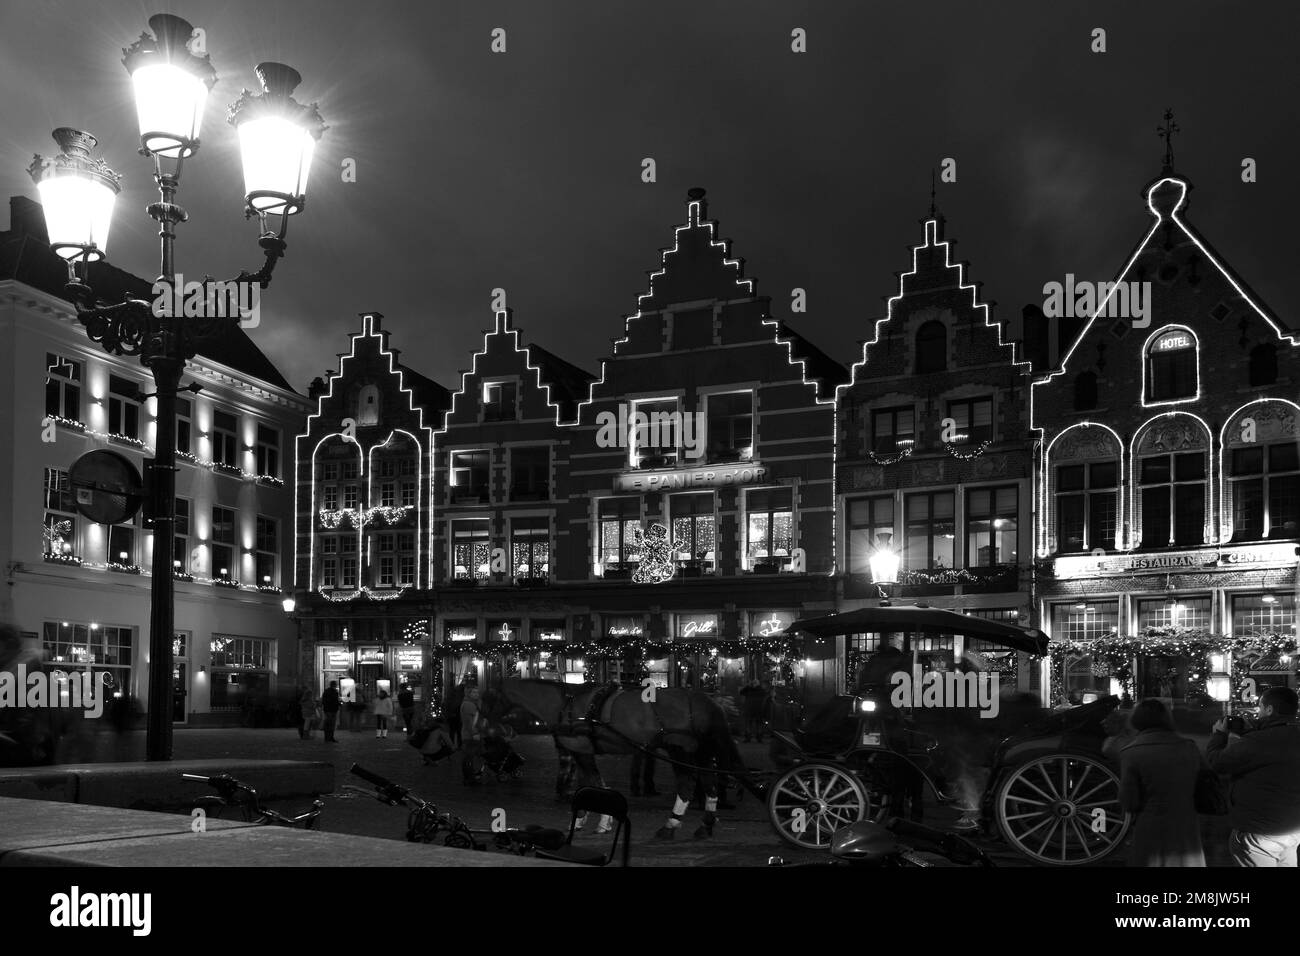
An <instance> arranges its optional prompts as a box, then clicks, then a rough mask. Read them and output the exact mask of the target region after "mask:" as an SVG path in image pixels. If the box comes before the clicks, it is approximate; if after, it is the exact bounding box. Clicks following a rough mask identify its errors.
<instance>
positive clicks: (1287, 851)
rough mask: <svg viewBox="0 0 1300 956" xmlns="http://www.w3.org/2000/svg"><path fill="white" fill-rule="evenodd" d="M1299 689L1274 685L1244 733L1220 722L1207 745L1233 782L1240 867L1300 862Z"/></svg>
mask: <svg viewBox="0 0 1300 956" xmlns="http://www.w3.org/2000/svg"><path fill="white" fill-rule="evenodd" d="M1296 709H1297V699H1296V692H1295V691H1294V690H1292V689H1291V688H1289V687H1270V688H1269V689H1268V690H1266V691H1264V693H1263V694H1261V695H1260V698H1259V718H1258V721H1257V722H1256V725H1255V727H1254V728H1253V729H1250V730H1248V731H1247V732H1246V733H1245V734H1244V735H1242V736H1237V735H1236V734H1229V730H1228V721H1227V720H1226V719H1223V720H1220V721H1218V722H1217V723H1215V725H1214V732H1213V733H1212V734H1211V735H1210V742H1209V743H1208V744H1207V745H1206V747H1205V752H1206V755H1207V756H1208V758H1209V762H1210V767H1211V768H1213V769H1214V771H1215V772H1216V773H1221V774H1225V775H1226V776H1227V777H1228V778H1229V780H1230V781H1231V791H1230V793H1229V797H1228V802H1229V809H1228V823H1229V824H1231V825H1232V836H1231V837H1230V838H1229V840H1228V850H1229V852H1230V853H1231V854H1232V860H1233V862H1234V863H1235V864H1236V865H1237V866H1270V867H1271V866H1295V865H1296V846H1297V845H1298V844H1300V727H1297V726H1296Z"/></svg>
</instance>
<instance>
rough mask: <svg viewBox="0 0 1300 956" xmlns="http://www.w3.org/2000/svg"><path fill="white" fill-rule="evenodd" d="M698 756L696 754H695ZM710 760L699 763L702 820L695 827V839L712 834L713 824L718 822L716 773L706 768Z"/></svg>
mask: <svg viewBox="0 0 1300 956" xmlns="http://www.w3.org/2000/svg"><path fill="white" fill-rule="evenodd" d="M696 756H697V758H698V756H699V755H698V754H697V755H696ZM710 763H712V761H704V762H702V763H701V765H700V766H701V767H702V768H705V769H701V770H700V771H699V775H700V781H701V783H703V784H704V820H703V822H702V823H701V824H700V825H699V826H698V827H696V828H695V839H697V840H702V839H704V838H705V837H711V836H713V825H714V824H715V823H717V822H718V812H717V811H718V775H717V774H716V773H714V772H713V771H712V770H709V769H707V767H708V766H709V764H710Z"/></svg>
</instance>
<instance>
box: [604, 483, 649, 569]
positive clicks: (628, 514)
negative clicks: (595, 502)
mask: <svg viewBox="0 0 1300 956" xmlns="http://www.w3.org/2000/svg"><path fill="white" fill-rule="evenodd" d="M599 523H600V560H601V565H602V566H603V568H604V569H605V570H606V571H609V570H622V569H626V568H627V566H628V565H629V564H630V563H631V562H633V561H639V560H641V551H640V549H639V548H638V547H637V546H636V531H637V530H638V529H639V528H640V527H641V501H640V499H638V498H605V499H603V500H602V501H601V502H600V521H599Z"/></svg>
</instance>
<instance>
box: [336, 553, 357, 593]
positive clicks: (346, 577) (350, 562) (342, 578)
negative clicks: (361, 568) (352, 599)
mask: <svg viewBox="0 0 1300 956" xmlns="http://www.w3.org/2000/svg"><path fill="white" fill-rule="evenodd" d="M339 569H340V574H339V587H341V588H355V587H356V586H357V559H356V558H349V557H344V558H343V559H342V561H340V562H339Z"/></svg>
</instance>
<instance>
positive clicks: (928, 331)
mask: <svg viewBox="0 0 1300 956" xmlns="http://www.w3.org/2000/svg"><path fill="white" fill-rule="evenodd" d="M915 367H916V374H917V375H926V374H929V373H930V372H944V371H947V369H948V330H947V329H946V328H945V327H944V324H943V323H942V322H940V321H938V320H931V321H929V322H926V323H925V324H924V325H922V326H921V328H920V329H919V330H917V333H916V357H915Z"/></svg>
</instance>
